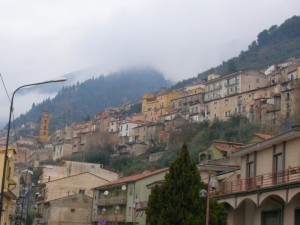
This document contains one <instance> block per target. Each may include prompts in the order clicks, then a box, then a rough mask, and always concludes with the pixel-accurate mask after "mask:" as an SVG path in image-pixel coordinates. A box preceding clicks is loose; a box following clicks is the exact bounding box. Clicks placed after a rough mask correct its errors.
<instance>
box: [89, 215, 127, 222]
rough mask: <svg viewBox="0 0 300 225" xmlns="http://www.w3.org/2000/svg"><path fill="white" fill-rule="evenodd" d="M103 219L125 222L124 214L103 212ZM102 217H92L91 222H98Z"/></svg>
mask: <svg viewBox="0 0 300 225" xmlns="http://www.w3.org/2000/svg"><path fill="white" fill-rule="evenodd" d="M104 217H105V219H106V220H107V221H109V222H115V221H117V222H125V215H122V214H118V215H116V214H105V215H104ZM101 218H102V215H99V216H98V217H95V218H93V219H92V222H98V221H99V220H100V219H101Z"/></svg>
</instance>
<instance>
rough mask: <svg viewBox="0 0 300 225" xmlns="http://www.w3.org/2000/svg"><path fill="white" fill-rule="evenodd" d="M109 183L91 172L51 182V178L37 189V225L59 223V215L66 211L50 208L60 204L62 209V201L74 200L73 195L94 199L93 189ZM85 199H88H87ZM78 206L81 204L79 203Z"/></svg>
mask: <svg viewBox="0 0 300 225" xmlns="http://www.w3.org/2000/svg"><path fill="white" fill-rule="evenodd" d="M107 183H109V181H108V180H106V179H104V178H102V177H99V176H97V175H94V174H92V173H89V172H84V173H81V174H76V175H72V176H67V177H63V178H60V179H56V180H51V179H50V178H49V180H48V181H47V182H44V183H41V184H39V185H38V187H37V192H36V197H37V201H36V205H37V213H38V216H37V223H46V224H54V221H57V219H58V218H61V216H60V214H59V213H66V211H64V210H65V208H64V210H63V211H61V212H58V211H56V212H55V210H54V209H53V207H50V206H53V205H54V207H55V205H57V204H60V205H61V207H58V208H60V209H61V208H62V204H63V203H64V202H63V201H61V199H62V198H65V199H67V201H69V200H71V199H72V197H70V196H72V195H77V194H82V195H86V196H89V197H92V196H93V194H92V190H91V188H93V187H96V186H100V185H103V184H107ZM68 196H69V197H68ZM81 197H82V196H81ZM68 199H69V200H68ZM85 199H88V198H87V197H85ZM71 201H72V200H71ZM87 201H90V200H87ZM78 204H80V202H79V201H78ZM79 206H80V205H77V207H79ZM64 207H66V206H64ZM80 208H82V207H80ZM53 210H54V211H53ZM69 210H71V209H69ZM50 211H52V213H51V214H49V212H50ZM79 214H80V212H79ZM65 219H67V218H65ZM50 221H51V223H50ZM68 222H69V223H71V222H73V223H74V222H75V221H68ZM86 222H87V221H86ZM85 224H86V223H85Z"/></svg>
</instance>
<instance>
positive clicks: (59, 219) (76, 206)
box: [37, 194, 93, 225]
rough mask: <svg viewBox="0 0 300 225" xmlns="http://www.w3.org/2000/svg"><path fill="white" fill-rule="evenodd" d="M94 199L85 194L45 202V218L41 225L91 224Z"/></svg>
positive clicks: (41, 219)
mask: <svg viewBox="0 0 300 225" xmlns="http://www.w3.org/2000/svg"><path fill="white" fill-rule="evenodd" d="M92 205H93V199H92V197H90V196H87V195H84V194H74V195H68V196H65V197H62V198H58V199H54V200H50V201H47V202H45V207H44V217H43V218H40V219H38V221H37V222H38V223H39V224H43V223H45V224H48V225H57V224H64V225H72V224H74V223H76V224H78V225H88V224H91V218H92V215H91V212H92Z"/></svg>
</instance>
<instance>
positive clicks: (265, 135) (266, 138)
mask: <svg viewBox="0 0 300 225" xmlns="http://www.w3.org/2000/svg"><path fill="white" fill-rule="evenodd" d="M254 135H255V136H257V137H259V138H261V139H263V140H268V139H270V138H272V137H273V136H272V135H268V134H260V133H254Z"/></svg>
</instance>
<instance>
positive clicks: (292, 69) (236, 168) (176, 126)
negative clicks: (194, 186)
mask: <svg viewBox="0 0 300 225" xmlns="http://www.w3.org/2000/svg"><path fill="white" fill-rule="evenodd" d="M299 78H300V60H297V59H290V60H288V61H286V62H284V63H281V64H278V65H274V66H271V67H269V68H268V70H266V71H265V72H260V71H255V70H249V69H248V70H242V71H238V72H236V73H233V74H229V75H227V76H219V75H217V74H210V75H209V76H208V79H207V81H206V82H202V83H199V84H195V85H190V86H187V87H185V88H182V89H180V90H172V91H160V92H159V93H157V94H155V95H154V94H152V93H145V94H144V96H143V98H142V99H141V101H140V104H141V112H139V113H136V114H133V115H130V116H126V115H125V114H124V113H123V112H124V110H125V109H128V107H130V105H128V106H123V107H115V108H110V109H107V110H105V111H103V112H99V113H97V114H95V115H94V117H93V120H91V121H87V122H82V123H73V124H68V125H66V126H65V128H64V129H61V130H56V131H55V132H54V133H52V134H51V135H49V134H48V126H49V121H51V120H49V114H48V112H45V113H44V115H43V117H42V120H41V124H40V127H39V128H40V135H39V137H25V136H23V137H21V138H19V139H18V140H17V141H16V142H14V143H11V144H12V145H11V147H10V148H9V160H8V162H9V163H8V166H7V168H6V170H7V173H6V177H5V179H4V180H5V198H4V203H3V205H4V207H3V211H2V214H3V215H5V216H2V218H1V220H2V221H0V222H1V225H2V224H7V225H9V224H11V223H14V222H16V223H17V224H22V221H24V218H26V219H27V218H28V214H29V212H30V210H32V209H35V212H36V218H35V220H34V223H35V224H49V225H50V224H53V225H54V224H62V223H64V224H71V223H72V224H74V223H75V222H76V223H77V224H80V225H81V224H82V225H83V224H97V223H99V221H102V222H103V221H106V222H107V223H108V224H134V225H135V224H139V225H143V224H144V225H146V224H147V218H146V215H145V208H146V206H147V200H148V197H149V194H150V193H151V188H153V187H154V186H155V185H159V184H160V183H161V182H164V176H165V174H166V173H168V168H164V169H160V170H156V171H144V172H143V173H141V174H134V175H131V176H128V177H122V176H120V174H117V173H114V172H112V171H109V170H108V168H107V167H106V166H105V165H99V164H92V163H85V162H75V161H72V160H71V159H84V157H85V154H86V152H87V151H88V150H89V149H91V148H92V147H93V146H101V145H105V144H109V145H111V146H113V148H114V153H113V155H112V157H119V156H122V155H130V156H131V155H134V156H138V155H144V154H148V155H149V161H154V160H157V159H159V158H160V157H161V156H162V155H163V154H164V151H161V152H157V151H151V150H152V149H153V147H155V146H156V145H157V143H163V144H164V146H166V149H168V147H169V146H170V145H171V144H172V143H171V140H172V138H171V137H172V135H173V134H174V133H176V132H177V131H180V129H181V127H182V126H184V125H187V126H188V124H189V123H198V122H201V121H205V120H210V121H212V120H214V119H220V120H227V119H228V118H230V116H232V115H242V116H245V117H247V118H248V119H249V120H251V121H254V122H257V123H259V124H260V125H261V127H264V128H266V130H268V131H274V130H275V129H276V127H277V125H278V124H281V122H282V121H283V120H284V119H286V118H289V117H291V116H295V115H297V112H298V111H299V108H298V107H299V98H300V93H299V91H300V88H299V87H300V86H299V82H300V79H299ZM30 126H33V125H32V124H31V125H30ZM3 140H4V139H3V138H2V139H0V146H1V145H3ZM39 143H43V147H42V148H41V147H40V146H41V145H39ZM299 144H300V128H299V126H295V127H293V128H292V129H291V130H290V131H287V132H285V133H283V134H280V135H278V136H270V135H267V134H258V133H257V134H254V136H253V138H252V139H251V140H249V141H248V142H247V143H233V142H227V141H226V140H214V141H212V143H211V146H210V147H209V148H208V149H207V150H206V151H204V152H199V164H198V168H199V172H200V175H201V177H202V180H203V181H204V182H208V180H209V179H215V180H216V181H218V184H219V186H218V187H217V188H216V189H213V190H211V191H212V196H213V198H215V199H217V200H218V201H219V202H220V203H222V204H224V205H225V206H226V209H227V211H228V217H227V220H228V224H229V225H238V224H247V225H248V224H249V225H250V224H262V225H268V224H272V225H273V224H275V225H277V224H278V225H284V224H286V225H287V224H295V225H298V224H299V221H300V210H299V209H300V204H299V202H300V194H299V193H300V155H299V154H300V152H299V151H298V148H297V146H299ZM4 150H5V149H4V147H1V148H0V151H1V152H4ZM58 159H64V160H63V161H61V162H60V165H56V166H54V165H47V164H41V163H40V162H43V161H44V162H45V161H46V162H47V160H51V161H53V160H58ZM0 160H2V162H3V160H4V156H3V154H0ZM29 167H30V168H31V169H32V170H30V169H29ZM1 169H2V172H3V168H1ZM1 169H0V172H1ZM33 171H35V172H33ZM37 171H38V172H39V174H38V175H36V174H35V173H37ZM2 172H1V174H2ZM33 185H34V186H33Z"/></svg>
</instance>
